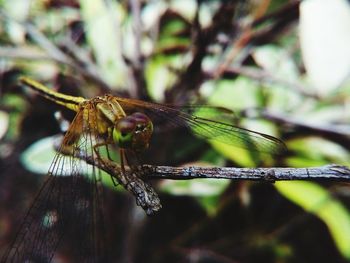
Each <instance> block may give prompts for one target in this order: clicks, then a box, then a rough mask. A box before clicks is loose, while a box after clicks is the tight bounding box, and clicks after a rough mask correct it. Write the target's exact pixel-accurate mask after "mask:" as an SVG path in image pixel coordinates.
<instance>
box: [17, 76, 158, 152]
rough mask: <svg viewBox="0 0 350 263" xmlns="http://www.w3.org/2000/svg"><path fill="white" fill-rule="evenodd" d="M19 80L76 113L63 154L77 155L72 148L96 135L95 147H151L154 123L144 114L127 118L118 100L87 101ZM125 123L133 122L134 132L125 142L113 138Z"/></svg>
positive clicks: (108, 97) (114, 98)
mask: <svg viewBox="0 0 350 263" xmlns="http://www.w3.org/2000/svg"><path fill="white" fill-rule="evenodd" d="M20 80H21V82H22V83H23V84H25V85H26V86H28V87H30V88H32V89H33V90H35V91H37V92H38V93H39V94H40V95H42V96H44V97H45V98H47V99H49V100H51V101H53V102H55V103H57V104H59V105H62V106H65V107H66V108H69V109H71V110H73V111H76V112H77V114H76V116H75V118H74V120H73V121H72V124H71V126H70V127H69V130H68V131H67V133H66V135H65V136H64V139H63V143H62V149H61V150H62V151H63V152H65V153H67V154H71V153H72V151H74V149H73V148H72V146H73V145H74V144H76V143H77V142H78V141H79V139H80V138H81V136H82V135H83V134H86V133H89V134H92V135H94V138H95V142H94V143H101V142H102V144H113V143H117V144H119V145H118V146H119V147H121V148H130V149H132V150H135V151H142V150H144V149H146V148H147V147H148V145H149V140H150V138H151V135H152V132H153V125H152V122H151V120H150V119H149V118H148V117H147V116H146V115H144V114H142V113H136V114H131V115H130V116H127V115H126V114H125V112H124V110H123V108H122V107H121V105H120V104H119V102H118V100H117V99H116V97H114V96H112V95H109V94H107V95H104V96H100V97H95V98H92V99H84V98H82V97H73V96H68V95H64V94H61V93H58V92H56V91H53V90H51V89H49V88H47V87H45V86H44V85H42V84H40V83H39V82H36V81H35V80H32V79H30V78H26V77H22V78H21V79H20ZM126 118H128V119H126ZM125 120H126V121H128V120H131V122H132V123H133V124H132V125H133V126H132V129H130V130H129V131H128V134H126V136H125V137H124V138H123V137H121V136H113V134H122V133H123V131H119V130H117V129H118V123H119V122H123V121H125Z"/></svg>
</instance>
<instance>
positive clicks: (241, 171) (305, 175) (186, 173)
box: [142, 164, 350, 182]
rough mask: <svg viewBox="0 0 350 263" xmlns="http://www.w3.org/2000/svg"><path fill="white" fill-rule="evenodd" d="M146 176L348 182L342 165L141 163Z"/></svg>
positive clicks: (345, 170)
mask: <svg viewBox="0 0 350 263" xmlns="http://www.w3.org/2000/svg"><path fill="white" fill-rule="evenodd" d="M142 167H143V169H147V171H148V173H147V178H164V179H172V180H186V179H198V178H215V179H230V180H252V181H262V182H263V181H268V182H274V181H291V180H339V181H350V169H349V168H348V167H346V166H341V165H335V164H331V165H325V166H320V167H310V168H280V167H272V168H235V167H198V166H189V167H171V166H152V165H143V166H142Z"/></svg>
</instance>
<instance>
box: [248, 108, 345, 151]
mask: <svg viewBox="0 0 350 263" xmlns="http://www.w3.org/2000/svg"><path fill="white" fill-rule="evenodd" d="M245 115H246V116H247V117H249V115H250V113H249V110H248V111H247V112H246V113H245ZM258 115H259V117H262V118H264V119H267V120H271V121H273V122H274V123H277V124H280V125H285V126H290V127H292V128H293V134H298V136H302V135H303V134H304V135H305V136H310V135H311V136H317V135H318V136H324V137H325V138H327V139H329V140H332V141H334V142H337V143H338V144H339V145H342V146H343V147H345V148H350V128H349V126H348V125H340V124H334V123H333V124H329V123H323V124H320V123H310V122H306V121H305V120H302V119H298V118H296V117H294V116H286V115H283V114H281V113H277V112H272V111H267V110H265V111H261V112H259V113H258ZM295 130H297V131H295Z"/></svg>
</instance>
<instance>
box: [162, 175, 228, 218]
mask: <svg viewBox="0 0 350 263" xmlns="http://www.w3.org/2000/svg"><path fill="white" fill-rule="evenodd" d="M229 183H230V181H229V180H217V179H206V180H201V179H194V180H184V181H181V180H179V181H177V180H162V182H161V185H160V189H161V190H162V191H164V192H166V193H170V194H172V195H189V196H194V197H196V198H197V200H198V201H199V202H200V204H201V205H202V206H203V208H205V210H206V211H207V213H208V214H209V215H212V214H214V213H215V211H216V209H217V208H218V197H219V196H220V195H221V194H222V193H223V191H224V190H225V189H226V187H227V186H228V184H229Z"/></svg>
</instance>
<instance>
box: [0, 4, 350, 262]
mask: <svg viewBox="0 0 350 263" xmlns="http://www.w3.org/2000/svg"><path fill="white" fill-rule="evenodd" d="M323 2H327V1H323ZM310 10H311V11H310ZM313 10H317V12H316V11H315V12H313ZM337 10H338V11H337ZM339 10H341V11H339ZM336 12H338V13H336ZM335 14H337V15H335ZM312 21H313V22H312ZM330 21H331V22H330ZM349 21H350V8H349V4H348V2H346V1H345V0H337V1H329V3H327V4H325V3H322V1H304V2H303V3H300V2H298V1H281V0H266V1H251V2H250V1H219V0H211V1H209V0H208V1H199V0H198V1H195V0H181V1H179V0H177V1H176V0H169V1H161V0H154V1H138V0H130V1H112V0H107V1H102V0H94V1H88V0H80V1H78V0H46V1H39V0H33V1H25V0H12V1H0V69H1V90H0V91H1V93H0V95H1V96H0V139H1V141H0V171H1V172H0V254H1V253H2V249H3V248H5V247H6V246H7V245H8V244H9V242H10V240H11V238H13V235H14V233H15V230H16V228H17V227H18V223H19V222H20V221H19V220H18V219H20V218H21V215H23V214H24V212H25V210H26V209H27V208H28V206H29V204H30V202H31V200H32V199H33V196H34V195H35V192H36V191H38V188H39V187H40V185H41V183H42V180H43V176H32V175H33V174H36V175H40V174H45V173H46V170H47V167H48V166H49V165H50V162H51V160H52V155H53V154H54V152H53V148H52V142H53V140H54V139H53V138H54V137H52V136H53V135H57V134H59V133H60V127H59V125H58V124H57V121H56V119H55V118H54V117H53V116H54V113H55V112H56V111H62V114H63V116H64V118H66V119H68V120H71V119H72V113H69V112H66V110H64V109H62V108H60V107H58V106H56V105H52V104H51V103H50V102H47V101H45V100H44V99H42V98H40V97H38V96H36V95H34V94H33V93H31V92H29V91H28V90H25V89H22V87H20V86H19V85H18V82H17V79H18V77H19V76H21V75H28V76H31V77H32V78H34V79H36V80H38V81H41V82H43V83H45V84H47V85H48V86H51V87H54V88H55V89H56V90H59V91H60V92H63V93H67V94H72V95H80V96H85V97H92V96H96V95H100V94H104V93H112V94H115V95H118V96H125V97H134V98H139V99H143V100H151V101H156V102H161V103H170V104H176V105H187V104H192V103H195V104H208V105H212V106H220V107H226V108H228V109H229V110H232V111H233V112H234V115H232V116H229V117H228V118H227V116H226V117H225V116H224V118H226V120H229V121H232V122H234V123H235V124H237V125H240V126H242V127H244V128H248V129H251V130H256V131H259V132H263V133H266V134H270V135H273V136H275V137H278V138H281V139H282V140H284V141H285V143H286V145H287V148H288V151H287V152H285V153H281V154H280V155H277V156H271V155H266V154H260V153H256V152H252V151H249V150H246V149H241V148H235V147H231V146H227V145H223V144H220V143H218V142H215V141H213V142H209V143H207V142H203V141H201V140H200V139H194V137H193V136H191V135H189V134H188V133H187V132H184V131H178V130H169V128H168V127H167V126H166V125H159V126H156V131H155V132H156V134H155V136H154V138H153V141H152V145H151V149H150V153H147V156H144V161H145V162H147V163H148V162H152V163H156V164H163V165H186V164H191V165H216V166H249V167H257V166H260V167H261V166H289V167H309V166H321V165H325V164H329V163H337V164H342V165H347V166H350V158H349V154H350V153H349V149H350V125H349V120H350V111H349V101H350V96H349V94H350V93H349V90H350V81H349V73H350V55H349V52H350V51H349V50H350V49H349V48H348V47H349V46H350V40H349V36H350V35H349V34H348V33H347V32H348V29H349V28H350V22H349ZM324 23H326V25H327V23H332V27H331V28H330V29H329V28H328V27H327V26H326V25H325V24H324ZM344 28H346V29H347V30H345V29H344ZM328 40H329V41H328ZM216 117H218V116H213V118H215V119H216ZM221 117H223V116H221ZM163 126H164V127H163ZM43 138H45V139H43ZM62 180H64V179H62ZM107 181H108V180H107V179H106V182H107ZM157 183H158V186H159V187H158V189H159V191H161V193H162V196H161V199H162V204H163V209H162V211H161V212H160V213H159V215H157V216H155V217H153V218H145V217H144V216H143V215H141V213H140V210H139V208H135V205H134V201H133V200H132V198H131V197H129V195H128V194H127V193H125V192H119V191H118V192H116V191H114V190H111V191H110V192H109V195H108V198H107V199H106V200H105V203H106V205H107V206H108V207H109V210H108V213H107V214H108V217H109V218H110V222H113V226H114V227H112V226H110V225H108V229H111V233H110V235H111V236H110V237H108V238H109V239H110V244H113V247H114V248H115V249H113V251H110V253H111V254H112V256H113V258H116V261H117V260H119V261H134V262H140V261H142V262H145V261H147V262H164V261H165V260H167V261H169V259H170V261H169V262H179V261H181V262H183V261H185V262H232V261H235V262H346V261H348V260H350V240H349V236H350V233H349V227H350V218H349V217H350V216H349V210H350V197H349V186H348V185H347V184H345V183H344V184H342V183H339V182H334V183H329V182H327V183H325V182H323V183H322V182H297V183H296V182H283V183H278V184H276V186H274V185H270V184H267V183H246V182H229V181H215V180H208V181H200V180H193V181H181V182H179V181H170V180H166V181H162V182H155V184H157ZM106 184H108V183H106ZM109 186H110V187H109V188H110V189H115V187H114V186H113V185H112V184H111V183H110V182H109ZM120 188H121V187H118V188H117V189H119V190H120ZM76 238H77V237H75V238H73V237H71V238H70V237H66V238H65V239H64V242H63V244H62V245H60V247H59V249H58V252H57V255H56V256H55V257H57V259H58V260H60V262H74V253H72V252H71V249H69V248H72V247H74V242H80V240H78V241H77V240H75V239H76ZM79 238H83V237H79Z"/></svg>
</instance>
